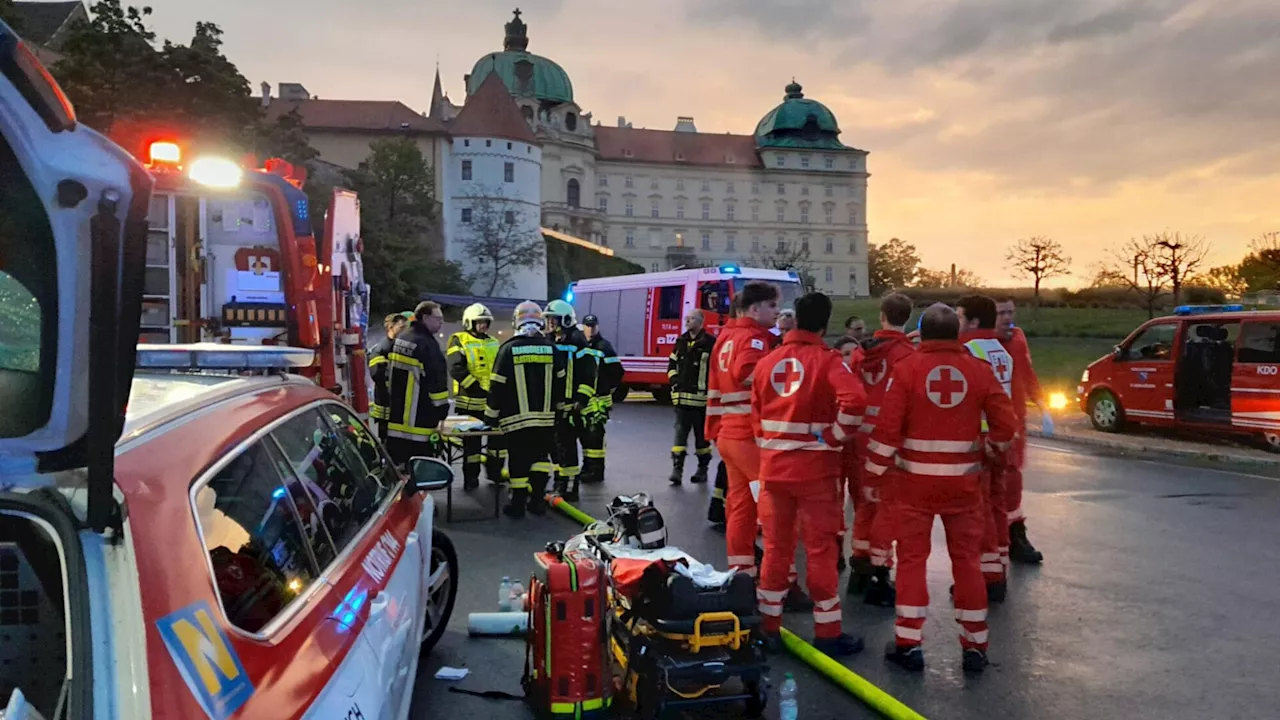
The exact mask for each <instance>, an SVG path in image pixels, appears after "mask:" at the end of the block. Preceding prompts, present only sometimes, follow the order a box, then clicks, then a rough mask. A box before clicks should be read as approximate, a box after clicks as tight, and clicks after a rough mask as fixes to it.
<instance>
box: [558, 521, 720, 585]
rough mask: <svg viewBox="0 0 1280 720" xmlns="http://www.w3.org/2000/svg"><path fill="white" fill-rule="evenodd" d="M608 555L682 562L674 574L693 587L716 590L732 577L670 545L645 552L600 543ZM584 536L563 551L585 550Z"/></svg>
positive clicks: (639, 549) (638, 549) (572, 540)
mask: <svg viewBox="0 0 1280 720" xmlns="http://www.w3.org/2000/svg"><path fill="white" fill-rule="evenodd" d="M600 544H601V546H603V547H604V549H605V550H606V551H608V553H609V554H610V555H612V556H613V557H615V558H619V559H626V560H649V561H651V562H657V561H659V560H667V561H669V562H679V561H681V560H683V561H684V562H685V564H683V565H676V566H675V570H676V572H678V573H680V574H681V575H684V576H685V577H687V578H689V579H690V580H692V581H693V584H694V585H697V586H698V587H704V588H718V587H722V586H723V585H724V584H725V583H727V582H729V578H731V577H733V573H732V572H725V571H722V570H716V569H715V568H714V567H712V566H710V565H707V564H704V563H700V562H698V561H697V560H696V559H694V558H693V557H692V556H691V555H689V554H688V553H686V552H684V551H683V550H681V549H680V548H678V547H672V546H670V545H668V546H666V547H661V548H655V549H653V550H645V549H642V548H634V547H631V546H629V545H619V544H616V543H606V542H602V543H600ZM586 547H587V540H586V534H585V533H584V534H582V535H578V536H576V537H574V538H571V539H570V540H569V542H568V543H566V544H565V549H566V550H569V549H573V548H583V549H586Z"/></svg>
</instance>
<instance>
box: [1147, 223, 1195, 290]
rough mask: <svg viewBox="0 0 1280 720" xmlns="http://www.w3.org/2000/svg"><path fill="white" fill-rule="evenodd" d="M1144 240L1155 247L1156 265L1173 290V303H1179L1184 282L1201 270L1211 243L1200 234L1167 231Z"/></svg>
mask: <svg viewBox="0 0 1280 720" xmlns="http://www.w3.org/2000/svg"><path fill="white" fill-rule="evenodd" d="M1143 240H1144V241H1145V242H1147V243H1148V244H1149V245H1150V246H1151V247H1153V248H1154V249H1155V262H1156V267H1157V268H1158V270H1159V272H1160V273H1161V274H1162V275H1163V276H1164V278H1165V279H1166V280H1168V282H1169V286H1170V287H1171V288H1172V290H1173V303H1174V304H1175V305H1177V304H1179V303H1180V302H1182V286H1183V284H1185V283H1186V281H1187V278H1189V277H1191V276H1193V275H1195V274H1196V273H1197V272H1199V271H1200V268H1201V266H1202V265H1204V260H1205V258H1206V257H1207V256H1208V255H1209V250H1210V245H1209V243H1208V242H1207V241H1206V240H1205V239H1204V238H1203V237H1200V236H1199V235H1186V236H1184V235H1182V234H1181V233H1172V234H1171V233H1167V232H1164V233H1160V234H1158V235H1151V236H1144V237H1143Z"/></svg>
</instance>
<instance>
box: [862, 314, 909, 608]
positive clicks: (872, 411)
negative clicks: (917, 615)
mask: <svg viewBox="0 0 1280 720" xmlns="http://www.w3.org/2000/svg"><path fill="white" fill-rule="evenodd" d="M910 317H911V298H909V297H907V296H906V295H903V294H901V293H892V294H890V295H887V296H885V298H884V299H883V300H881V301H880V329H879V330H877V331H876V332H875V335H873V336H872V337H871V339H870V340H869V341H868V342H867V345H866V354H865V356H864V357H863V358H862V368H861V371H862V383H863V387H864V388H866V390H867V412H866V415H865V417H864V421H863V425H862V427H861V428H860V429H859V432H858V456H859V458H860V459H863V460H865V458H866V457H867V444H868V441H869V440H870V437H871V432H872V431H873V430H875V427H876V420H877V416H878V415H879V414H880V402H881V400H882V399H883V398H884V392H885V386H886V385H887V384H888V381H889V378H890V377H891V376H892V374H893V368H894V366H896V365H897V364H898V362H899V361H901V360H902V359H903V358H905V357H908V356H910V355H911V353H913V352H915V345H913V344H912V343H911V341H910V340H908V339H907V336H906V333H905V330H906V324H907V320H908V319H909V318H910ZM892 474H893V470H892V469H890V473H889V475H887V476H883V475H882V476H871V475H868V474H866V473H860V474H859V477H858V484H857V485H856V486H855V487H856V490H855V492H856V497H857V500H856V501H855V502H854V507H855V513H854V520H853V559H852V561H851V565H852V568H853V569H852V572H851V573H850V574H849V587H848V591H849V592H850V593H852V594H857V593H859V592H866V596H865V597H864V598H863V600H864V601H865V602H866V603H867V604H868V605H880V606H883V607H893V602H894V590H893V586H892V585H891V584H890V582H889V573H890V570H891V569H892V567H893V540H894V532H893V522H892V517H893V515H892V505H891V503H890V502H889V501H888V500H886V498H885V494H886V492H887V491H888V490H889V489H890V483H891V482H892Z"/></svg>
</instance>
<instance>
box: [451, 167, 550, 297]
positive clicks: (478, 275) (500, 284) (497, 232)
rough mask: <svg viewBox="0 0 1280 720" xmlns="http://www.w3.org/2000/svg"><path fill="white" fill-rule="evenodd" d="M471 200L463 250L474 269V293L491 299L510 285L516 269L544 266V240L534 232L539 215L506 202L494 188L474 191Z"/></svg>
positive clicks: (518, 204)
mask: <svg viewBox="0 0 1280 720" xmlns="http://www.w3.org/2000/svg"><path fill="white" fill-rule="evenodd" d="M475 193H476V195H477V197H476V198H475V199H473V200H471V222H470V223H468V225H469V227H468V228H467V229H466V230H465V231H464V233H465V234H464V236H463V238H462V247H463V248H464V249H465V250H466V253H467V257H468V258H470V259H471V262H472V264H473V265H474V267H475V277H474V278H473V280H474V283H473V284H474V287H475V288H476V290H477V292H479V293H480V294H482V295H484V296H486V297H494V296H495V295H496V294H497V293H498V292H499V291H500V290H508V289H510V288H511V286H512V282H511V276H512V274H514V272H515V271H516V270H517V269H518V268H522V267H529V266H538V265H543V266H545V265H546V261H547V260H546V252H547V250H546V241H545V240H544V239H543V238H542V232H541V231H540V230H538V229H537V227H538V222H537V217H536V215H535V218H534V221H533V222H532V223H530V222H528V215H529V214H531V213H534V214H536V213H538V210H537V209H532V210H530V209H528V208H527V207H526V206H525V205H524V204H523V203H518V202H515V201H513V200H509V199H507V198H506V197H504V196H503V194H502V191H501V190H500V189H497V188H476V191H475Z"/></svg>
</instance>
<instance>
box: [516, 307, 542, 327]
mask: <svg viewBox="0 0 1280 720" xmlns="http://www.w3.org/2000/svg"><path fill="white" fill-rule="evenodd" d="M544 322H545V321H544V320H543V317H542V306H540V305H538V303H536V302H534V301H532V300H525V301H524V302H522V303H520V304H519V305H517V306H516V310H515V312H514V313H512V315H511V325H512V327H514V328H515V329H516V330H521V329H523V328H524V327H526V326H529V325H533V326H536V327H537V328H538V329H542V327H543V325H544Z"/></svg>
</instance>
